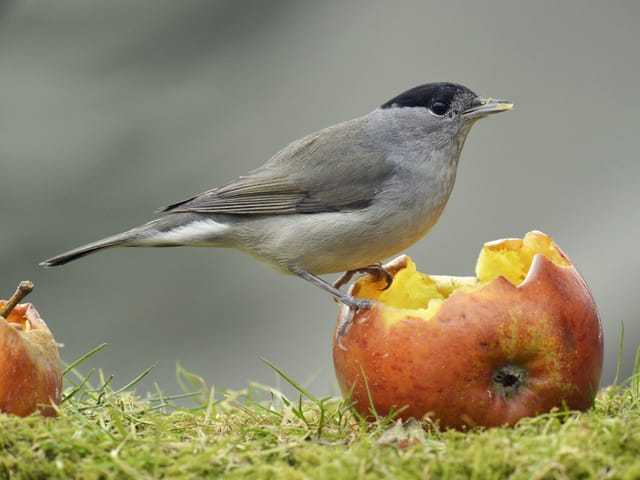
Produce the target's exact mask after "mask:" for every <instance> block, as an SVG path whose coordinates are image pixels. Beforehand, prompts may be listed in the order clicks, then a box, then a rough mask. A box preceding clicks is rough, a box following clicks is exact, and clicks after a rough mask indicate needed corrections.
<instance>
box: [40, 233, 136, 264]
mask: <svg viewBox="0 0 640 480" xmlns="http://www.w3.org/2000/svg"><path fill="white" fill-rule="evenodd" d="M127 239H128V236H127V235H126V234H124V233H121V234H118V235H113V236H111V237H107V238H103V239H102V240H97V241H95V242H91V243H87V244H86V245H82V246H81V247H78V248H74V249H73V250H69V251H68V252H64V253H61V254H60V255H56V256H55V257H53V258H50V259H49V260H45V261H44V262H41V263H40V266H42V267H57V266H58V265H64V264H65V263H68V262H71V261H72V260H75V259H77V258H81V257H84V256H85V255H89V254H90V253H93V252H97V251H98V250H104V249H105V248H111V247H117V246H119V245H123V244H124V243H126V241H127Z"/></svg>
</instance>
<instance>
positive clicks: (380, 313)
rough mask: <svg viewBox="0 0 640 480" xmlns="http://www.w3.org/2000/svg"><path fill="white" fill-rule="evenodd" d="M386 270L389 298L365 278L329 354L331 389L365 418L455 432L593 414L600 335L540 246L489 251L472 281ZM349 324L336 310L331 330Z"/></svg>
mask: <svg viewBox="0 0 640 480" xmlns="http://www.w3.org/2000/svg"><path fill="white" fill-rule="evenodd" d="M385 268H386V269H387V270H388V271H389V272H390V273H391V274H392V275H393V276H394V281H393V283H392V285H391V287H390V288H389V289H388V290H380V289H381V288H382V287H384V281H383V280H380V281H376V280H375V279H373V278H372V277H370V276H363V277H360V278H358V279H357V280H356V282H355V283H354V285H353V286H352V287H351V294H352V295H354V296H356V297H362V298H370V299H373V300H376V303H375V305H374V307H373V308H372V309H371V310H362V311H359V312H357V313H356V314H355V315H354V317H353V318H352V319H350V322H349V323H348V324H347V326H346V328H344V331H343V336H342V337H340V338H338V340H337V341H336V342H334V349H333V357H334V365H335V370H336V375H337V379H338V384H339V386H340V389H341V391H342V393H343V395H345V396H347V397H348V398H350V399H351V401H352V402H353V404H354V408H355V409H356V410H357V411H359V412H360V413H361V414H362V415H364V416H365V417H367V418H372V417H373V416H374V413H375V414H377V415H381V416H385V415H387V414H388V413H389V412H392V411H399V416H400V417H401V418H405V419H406V418H409V417H415V418H418V419H428V420H431V421H434V422H437V423H438V424H439V426H440V427H441V428H457V429H461V428H465V427H473V426H484V427H491V426H499V425H504V424H508V425H513V424H515V423H516V422H517V421H518V420H519V419H521V418H523V417H528V416H533V415H536V414H540V413H543V412H548V411H549V410H551V409H552V408H554V407H563V406H566V407H567V408H569V409H577V410H585V409H588V408H589V407H590V406H591V405H592V402H593V397H594V395H595V393H596V391H597V389H598V386H599V382H600V375H601V371H602V357H603V338H602V326H601V322H600V318H599V315H598V311H597V308H596V305H595V302H594V300H593V297H592V295H591V292H590V290H589V288H588V287H587V285H586V283H585V282H584V280H583V278H582V277H581V276H580V274H579V273H578V271H577V270H576V268H575V267H574V266H573V264H572V263H571V261H570V260H569V259H568V258H567V257H566V256H565V255H564V254H563V253H562V251H561V250H560V249H559V248H558V246H557V245H556V244H555V243H554V242H553V240H552V239H551V238H550V237H548V236H546V235H544V234H543V233H541V232H529V233H528V234H526V236H525V237H524V238H523V239H506V240H499V241H495V242H490V243H487V244H486V245H485V246H484V248H483V249H482V251H481V253H480V256H479V258H478V263H477V266H476V276H475V277H449V276H429V275H425V274H421V273H419V272H417V271H416V268H415V265H414V264H413V262H412V261H411V260H410V259H409V258H408V257H406V256H401V257H398V258H397V259H395V260H393V261H392V262H391V263H389V264H387V265H386V266H385ZM348 315H349V311H348V310H347V309H346V308H342V310H341V312H340V315H339V317H338V323H337V327H336V328H337V329H339V328H340V326H341V325H344V323H345V321H349V318H348ZM337 331H338V330H337Z"/></svg>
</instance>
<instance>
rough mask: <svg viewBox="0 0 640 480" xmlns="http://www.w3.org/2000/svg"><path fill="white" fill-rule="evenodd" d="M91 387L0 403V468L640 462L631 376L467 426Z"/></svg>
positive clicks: (518, 472)
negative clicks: (191, 404) (27, 412)
mask: <svg viewBox="0 0 640 480" xmlns="http://www.w3.org/2000/svg"><path fill="white" fill-rule="evenodd" d="M96 391H97V392H99V393H95V394H93V395H92V396H88V394H85V395H81V398H76V397H74V398H69V399H67V401H66V402H65V403H64V404H63V406H62V407H61V411H60V416H59V417H58V418H57V419H45V418H43V417H39V416H32V417H28V418H18V417H13V416H9V415H0V479H3V478H105V479H108V478H193V477H223V478H249V479H251V478H256V479H265V478H266V479H268V478H273V479H295V480H297V479H306V478H312V479H313V478H318V479H321V478H333V479H351V478H365V479H369V478H370V479H382V478H398V479H403V478H407V479H409V478H411V479H413V478H421V477H422V478H430V477H432V478H465V477H473V478H483V479H491V478H506V477H510V478H516V479H518V478H522V479H524V478H560V479H563V478H566V479H575V478H604V477H607V478H637V477H638V475H639V474H640V457H639V456H638V453H637V452H638V451H640V395H639V391H638V385H637V382H635V383H631V384H629V385H628V386H627V387H609V388H608V389H605V390H602V391H601V392H600V393H599V395H598V397H597V399H596V403H595V406H594V408H593V409H592V410H590V411H589V412H586V413H574V412H552V413H550V414H547V415H542V416H539V417H536V418H532V419H526V420H523V421H521V422H520V423H519V424H518V425H517V426H516V427H515V428H495V429H489V430H472V431H469V432H456V431H445V432H439V431H437V430H434V429H433V428H429V426H426V425H419V424H417V422H409V423H408V424H404V425H402V424H398V423H394V422H393V421H390V420H385V421H380V422H378V423H374V424H370V425H369V424H365V423H362V422H361V421H360V420H358V419H357V418H356V417H354V416H353V414H352V413H351V412H350V411H349V409H348V407H347V406H346V405H345V404H344V403H343V402H342V401H341V400H339V399H316V398H313V397H309V398H307V399H305V400H300V401H290V400H288V399H287V398H286V397H284V396H283V395H282V394H279V393H276V394H275V396H274V395H273V394H274V391H273V390H272V389H269V395H266V394H265V391H262V390H261V391H257V392H256V390H255V389H252V390H251V391H246V392H224V395H220V396H214V395H212V396H210V397H208V398H207V399H206V401H205V399H202V400H201V403H200V404H199V405H198V406H197V407H196V408H192V409H185V408H184V407H179V408H178V409H176V408H170V404H171V402H170V401H168V400H167V398H165V397H162V396H156V397H154V398H148V399H139V398H136V397H135V395H134V394H133V393H132V392H129V391H123V392H115V391H112V390H110V389H109V388H108V385H106V386H105V385H103V386H102V387H101V388H99V389H96ZM261 393H262V394H265V395H262V397H263V399H262V400H256V398H257V397H259V396H260V394H261ZM274 398H275V400H274ZM274 402H275V403H274Z"/></svg>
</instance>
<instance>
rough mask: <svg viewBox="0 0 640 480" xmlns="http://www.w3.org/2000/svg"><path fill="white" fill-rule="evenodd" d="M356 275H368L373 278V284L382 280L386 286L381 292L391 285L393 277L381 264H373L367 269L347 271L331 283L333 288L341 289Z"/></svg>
mask: <svg viewBox="0 0 640 480" xmlns="http://www.w3.org/2000/svg"><path fill="white" fill-rule="evenodd" d="M356 273H368V274H369V275H371V276H372V277H373V281H374V282H377V281H378V280H380V279H382V278H384V279H385V282H386V285H385V286H384V287H383V288H382V289H381V290H386V289H387V288H389V287H390V286H391V284H392V283H393V275H391V273H389V272H388V271H387V270H386V269H385V268H384V267H383V266H382V264H381V263H374V264H373V265H369V266H367V267H362V268H356V269H355V270H348V271H346V272H344V273H343V274H342V276H341V277H340V278H338V280H336V281H335V282H334V283H333V286H334V287H336V288H342V287H343V286H345V285H346V284H347V283H349V281H350V280H351V279H352V278H353V276H354V275H355V274H356Z"/></svg>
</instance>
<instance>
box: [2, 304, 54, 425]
mask: <svg viewBox="0 0 640 480" xmlns="http://www.w3.org/2000/svg"><path fill="white" fill-rule="evenodd" d="M6 304H7V302H6V301H4V300H0V310H2V311H4V310H6V308H5V306H6ZM4 315H6V318H5V317H4V316H0V412H5V413H13V414H15V415H20V416H26V415H29V414H31V413H33V412H35V411H39V412H40V413H42V414H43V415H46V416H55V414H56V410H55V408H53V406H52V405H57V404H59V403H60V398H61V395H62V367H61V363H60V354H59V351H58V346H57V344H56V341H55V340H54V338H53V335H52V334H51V331H50V330H49V328H48V327H47V324H46V323H45V322H44V320H42V318H40V315H39V314H38V312H37V310H36V309H35V308H34V306H33V305H32V304H30V303H26V304H20V305H15V306H11V308H10V310H9V312H8V313H7V312H4Z"/></svg>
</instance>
